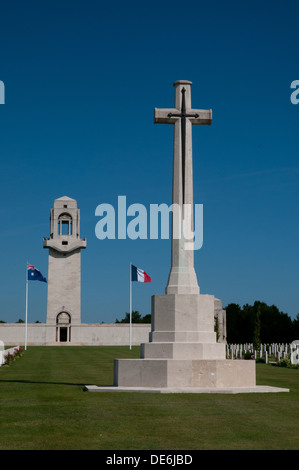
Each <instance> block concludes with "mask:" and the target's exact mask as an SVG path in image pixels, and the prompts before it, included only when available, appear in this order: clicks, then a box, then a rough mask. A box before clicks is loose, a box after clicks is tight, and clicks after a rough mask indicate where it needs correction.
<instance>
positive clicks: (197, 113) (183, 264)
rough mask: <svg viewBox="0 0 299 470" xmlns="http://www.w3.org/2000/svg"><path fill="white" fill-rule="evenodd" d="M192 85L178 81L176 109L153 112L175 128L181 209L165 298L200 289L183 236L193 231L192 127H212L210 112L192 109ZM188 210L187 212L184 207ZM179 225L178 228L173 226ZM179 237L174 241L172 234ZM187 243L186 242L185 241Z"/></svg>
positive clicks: (175, 193) (175, 190)
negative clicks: (167, 295) (206, 125)
mask: <svg viewBox="0 0 299 470" xmlns="http://www.w3.org/2000/svg"><path fill="white" fill-rule="evenodd" d="M191 85H192V82H189V81H187V80H178V81H176V82H175V83H174V87H175V108H166V109H157V108H155V111H154V122H155V123H158V124H173V125H174V143H173V187H172V203H173V204H174V205H178V206H179V207H180V209H181V215H182V217H181V220H177V221H176V220H175V218H174V217H173V227H172V248H171V271H170V275H169V279H168V284H167V287H166V293H167V294H198V293H199V287H198V283H197V278H196V274H195V271H194V253H193V250H190V249H188V250H186V249H185V246H186V245H185V242H186V239H185V236H184V232H183V225H184V227H185V233H186V232H187V233H190V232H192V231H193V175H192V173H193V172H192V125H193V124H199V125H203V124H208V125H210V124H211V123H212V111H211V110H205V109H192V108H191ZM187 206H188V207H189V210H186V207H187ZM175 224H180V227H178V226H175ZM175 233H176V234H178V233H179V234H180V237H175V236H174V234H175ZM188 242H189V240H188Z"/></svg>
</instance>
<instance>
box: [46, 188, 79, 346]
mask: <svg viewBox="0 0 299 470" xmlns="http://www.w3.org/2000/svg"><path fill="white" fill-rule="evenodd" d="M44 248H48V249H49V265H48V299H47V324H49V325H53V326H54V325H56V341H57V342H71V326H72V325H79V324H80V323H81V249H82V248H86V239H85V238H80V210H79V209H78V208H77V201H75V199H71V198H69V197H67V196H63V197H61V198H59V199H56V200H55V201H54V207H53V208H52V209H51V214H50V238H44Z"/></svg>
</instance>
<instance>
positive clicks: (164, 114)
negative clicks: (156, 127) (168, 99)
mask: <svg viewBox="0 0 299 470" xmlns="http://www.w3.org/2000/svg"><path fill="white" fill-rule="evenodd" d="M177 113H179V110H178V109H176V108H164V109H159V108H155V109H154V123H155V124H174V123H175V118H174V117H170V116H169V114H177Z"/></svg>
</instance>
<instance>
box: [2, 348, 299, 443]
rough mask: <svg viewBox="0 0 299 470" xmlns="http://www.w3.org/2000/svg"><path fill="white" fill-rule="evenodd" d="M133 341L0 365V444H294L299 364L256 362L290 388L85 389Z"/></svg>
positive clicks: (47, 352)
mask: <svg viewBox="0 0 299 470" xmlns="http://www.w3.org/2000/svg"><path fill="white" fill-rule="evenodd" d="M122 357H139V348H138V347H133V348H132V350H131V351H130V350H129V348H128V347H92V346H90V347H29V348H28V349H27V351H26V352H25V354H24V355H23V357H21V358H19V359H17V360H16V361H15V362H14V363H13V364H12V365H11V366H8V367H2V368H0V402H1V414H0V424H1V430H0V435H1V439H0V449H1V450H5V449H6V450H27V449H32V450H93V449H94V450H100V449H105V450H140V449H143V450H194V449H198V450H237V449H238V450H253V449H256V450H287V449H289V450H290V449H298V448H299V435H298V429H299V406H298V403H299V370H292V369H286V368H278V367H273V366H271V365H266V364H257V383H258V384H263V385H273V386H279V387H285V388H290V393H262V394H260V393H257V394H239V395H225V394H198V395H196V394H169V395H167V394H166V395H164V394H163V395H161V394H152V393H150V394H147V393H145V394H142V393H120V392H116V393H109V392H107V393H102V392H101V393H91V392H84V391H83V388H84V385H87V384H101V385H110V384H112V383H113V359H114V358H122Z"/></svg>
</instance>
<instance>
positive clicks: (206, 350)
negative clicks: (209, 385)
mask: <svg viewBox="0 0 299 470" xmlns="http://www.w3.org/2000/svg"><path fill="white" fill-rule="evenodd" d="M141 358H142V359H213V360H214V359H225V343H216V342H214V343H180V342H176V343H144V344H141Z"/></svg>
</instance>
